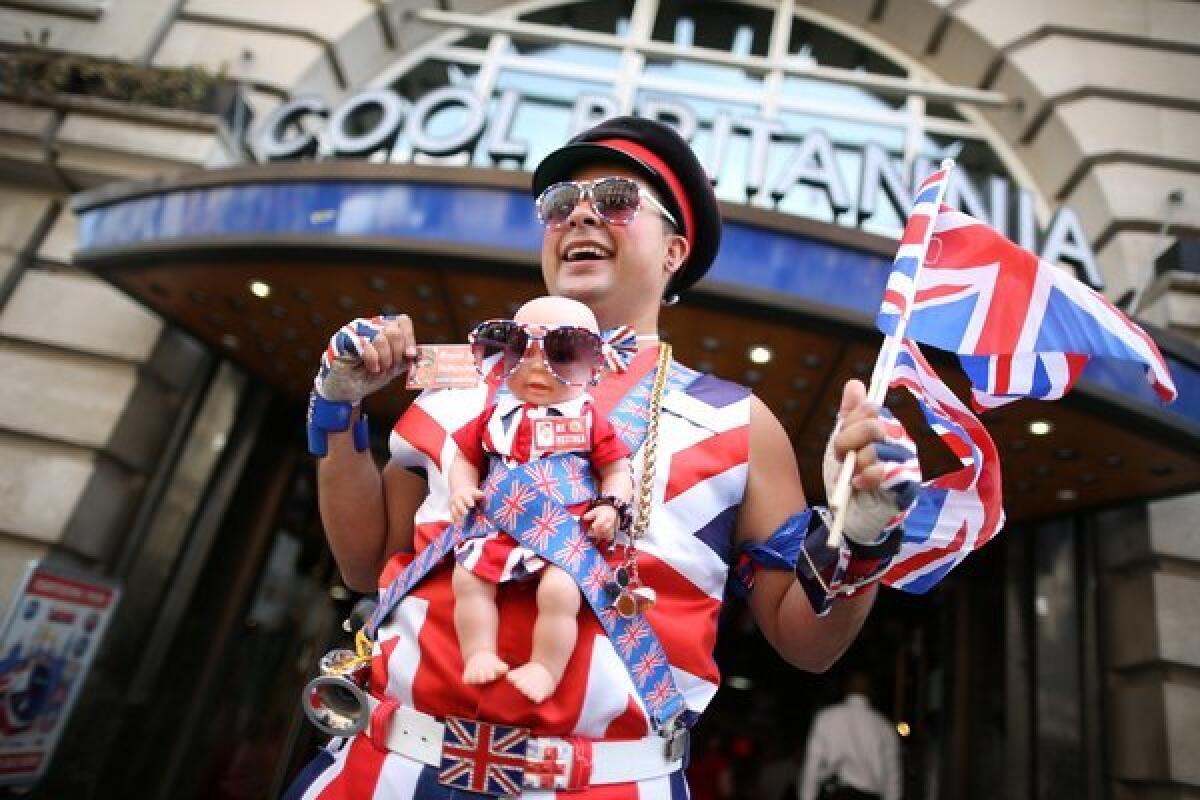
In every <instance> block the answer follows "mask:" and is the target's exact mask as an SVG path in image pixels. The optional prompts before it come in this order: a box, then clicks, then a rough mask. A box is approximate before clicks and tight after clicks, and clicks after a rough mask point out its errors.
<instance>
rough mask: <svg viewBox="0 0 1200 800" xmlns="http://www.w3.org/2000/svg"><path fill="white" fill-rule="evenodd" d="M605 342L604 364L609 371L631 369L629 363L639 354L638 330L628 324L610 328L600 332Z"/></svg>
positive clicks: (603, 351) (602, 349) (602, 346)
mask: <svg viewBox="0 0 1200 800" xmlns="http://www.w3.org/2000/svg"><path fill="white" fill-rule="evenodd" d="M600 339H601V340H602V341H603V342H604V344H603V345H601V352H602V353H603V354H604V366H606V367H608V371H609V372H624V371H625V370H627V369H629V363H630V362H631V361H633V357H634V356H635V355H637V331H635V330H634V329H633V328H631V327H630V326H628V325H622V326H620V327H619V328H609V329H608V330H606V331H604V332H603V333H601V334H600Z"/></svg>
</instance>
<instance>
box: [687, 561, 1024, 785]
mask: <svg viewBox="0 0 1200 800" xmlns="http://www.w3.org/2000/svg"><path fill="white" fill-rule="evenodd" d="M1003 551H1004V547H1003V544H1002V540H1001V541H998V542H995V543H993V544H992V545H991V546H990V548H984V550H981V551H980V552H977V553H975V554H974V555H972V557H971V558H970V559H968V560H967V562H966V563H964V564H963V565H962V566H961V567H959V569H958V570H956V572H955V573H953V574H952V575H951V576H950V577H949V578H947V579H946V580H945V581H944V582H943V584H942V585H941V586H940V587H939V588H938V589H937V590H936V591H934V592H932V593H930V594H929V595H925V596H919V595H909V594H906V593H904V592H900V591H894V590H890V589H883V590H881V591H880V593H879V595H878V598H877V600H876V603H875V607H874V609H873V610H872V611H871V615H870V617H868V619H867V622H866V624H865V625H864V627H863V630H862V632H861V634H860V635H859V637H858V638H857V640H856V641H855V643H854V644H853V645H852V646H851V647H850V649H849V650H848V651H847V652H846V654H845V655H844V656H843V657H842V659H840V660H839V661H838V662H837V663H836V664H835V665H834V666H833V667H831V668H830V669H829V670H828V671H827V672H826V673H823V674H811V673H806V672H801V671H799V670H796V669H794V668H793V667H791V666H790V665H788V664H787V663H786V662H784V661H783V660H782V659H781V658H780V657H779V656H778V655H776V654H775V652H774V650H773V649H772V648H771V646H770V645H769V644H768V643H767V642H766V640H765V639H764V638H763V637H762V635H761V634H760V633H759V632H758V631H757V630H756V628H755V625H754V623H753V618H752V616H751V615H750V613H749V609H748V608H747V607H746V606H745V605H744V604H742V603H740V602H735V601H731V602H727V603H726V606H725V609H724V611H723V617H724V618H723V620H722V626H721V635H720V638H719V640H718V644H717V660H718V663H719V664H720V666H721V674H722V687H721V690H720V691H719V693H718V694H717V696H716V698H715V699H714V700H713V703H712V705H711V706H710V710H709V712H708V713H707V714H706V715H705V716H704V717H703V719H702V720H701V722H700V723H699V724H698V726H697V728H696V731H695V733H696V735H695V737H694V738H693V751H692V752H693V756H694V758H693V766H692V771H693V773H694V774H693V775H692V781H691V782H692V783H693V785H701V784H703V785H705V786H707V787H714V786H715V787H718V788H717V792H718V793H716V794H712V793H710V794H706V795H704V796H705V797H711V798H714V799H715V798H721V800H724V798H733V799H734V800H751V798H753V799H754V800H783V798H785V797H786V798H787V800H793V798H795V797H796V795H795V792H794V784H793V781H794V780H796V778H797V773H798V771H799V769H800V768H801V766H802V765H803V762H804V750H805V745H806V742H807V739H808V734H809V729H810V725H811V723H812V720H813V717H814V716H815V714H816V713H817V712H818V711H819V710H821V709H822V708H824V707H825V706H827V705H830V704H833V703H836V702H839V701H840V699H841V697H842V687H843V683H844V681H845V678H846V677H847V675H848V674H849V673H850V672H852V671H861V672H864V673H866V674H867V675H868V676H869V677H870V681H871V698H870V699H871V704H872V706H873V707H874V708H875V709H876V710H877V711H879V712H880V713H881V714H883V715H884V716H885V717H887V718H888V719H889V720H890V721H891V722H892V723H893V724H895V725H896V727H897V731H898V735H899V736H900V742H901V753H902V759H903V765H902V774H903V796H904V797H912V798H939V797H1005V796H1006V795H1005V791H1006V789H1005V787H1006V777H1005V774H1004V769H1005V747H1004V736H1005V708H1004V698H1005V691H1006V687H1005V675H1006V662H1005V657H1004V647H1005V638H1004V630H1005V626H1004V598H1005V588H1004V568H1005V564H1004V552H1003ZM721 787H724V788H721ZM789 792H790V794H789Z"/></svg>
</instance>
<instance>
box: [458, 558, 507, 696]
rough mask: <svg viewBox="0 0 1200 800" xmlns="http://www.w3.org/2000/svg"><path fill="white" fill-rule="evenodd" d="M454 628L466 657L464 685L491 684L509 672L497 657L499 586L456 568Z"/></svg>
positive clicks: (459, 646)
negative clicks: (497, 600)
mask: <svg viewBox="0 0 1200 800" xmlns="http://www.w3.org/2000/svg"><path fill="white" fill-rule="evenodd" d="M453 584H454V629H455V632H456V633H458V648H459V650H461V651H462V658H463V676H462V679H463V683H491V682H492V681H494V680H496V679H497V678H499V677H500V676H501V675H503V674H504V673H506V672H508V664H505V663H504V662H503V661H501V660H500V657H499V656H497V655H496V630H497V628H498V626H499V615H498V613H497V612H496V584H494V583H491V582H490V581H486V580H484V579H483V578H481V577H479V576H478V575H476V574H475V573H473V572H471V570H469V569H467V568H466V567H462V566H459V565H458V564H455V565H454V576H453Z"/></svg>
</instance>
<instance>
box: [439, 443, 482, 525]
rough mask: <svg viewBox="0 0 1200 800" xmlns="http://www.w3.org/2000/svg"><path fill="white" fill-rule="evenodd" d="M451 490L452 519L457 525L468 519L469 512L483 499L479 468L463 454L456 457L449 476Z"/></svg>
mask: <svg viewBox="0 0 1200 800" xmlns="http://www.w3.org/2000/svg"><path fill="white" fill-rule="evenodd" d="M447 479H448V481H449V488H450V519H452V520H454V523H455V524H459V523H461V522H462V521H463V520H464V519H466V516H467V512H468V511H470V510H471V509H472V508H474V507H475V504H476V503H477V502H479V501H480V500H482V499H483V492H481V491H480V490H479V468H478V467H476V466H475V464H474V463H472V462H471V459H469V458H467V457H466V456H464V455H463V454H462V453H459V454H457V455H456V456H455V457H454V462H453V463H452V464H451V465H450V474H449V475H447Z"/></svg>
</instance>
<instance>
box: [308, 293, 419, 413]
mask: <svg viewBox="0 0 1200 800" xmlns="http://www.w3.org/2000/svg"><path fill="white" fill-rule="evenodd" d="M416 357H417V340H416V336H415V335H414V334H413V326H412V320H411V319H409V317H408V315H407V314H400V315H392V314H385V315H383V316H379V317H370V318H361V317H360V318H359V319H355V320H352V321H350V322H348V323H346V324H345V325H343V326H342V327H341V328H339V329H338V330H337V332H336V333H334V334H333V336H332V337H330V339H329V346H328V347H326V348H325V352H324V353H322V354H321V367H320V369H319V370H317V376H316V378H315V379H314V380H313V389H314V390H315V391H316V392H317V394H319V395H321V397H323V398H325V399H326V400H330V401H332V402H335V403H355V404H357V403H359V402H361V401H362V399H363V398H364V397H366V396H367V395H369V394H371V393H372V392H375V391H377V390H379V389H382V388H383V387H384V386H386V385H387V384H388V383H390V382H391V381H392V379H393V378H395V377H396V376H398V375H401V374H403V373H404V371H405V370H407V369H408V365H409V364H410V363H411V362H412V360H413V359H415V358H416Z"/></svg>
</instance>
